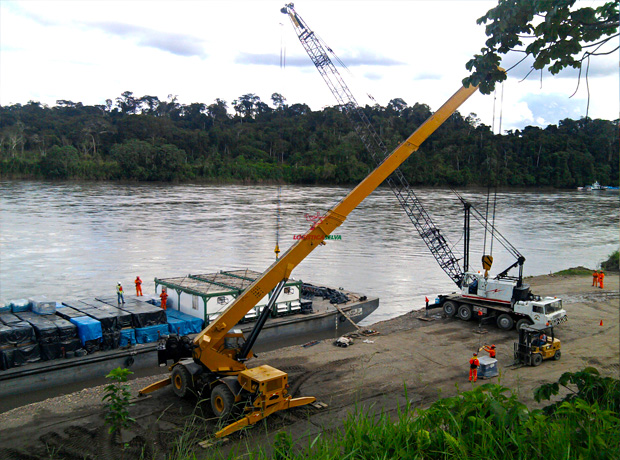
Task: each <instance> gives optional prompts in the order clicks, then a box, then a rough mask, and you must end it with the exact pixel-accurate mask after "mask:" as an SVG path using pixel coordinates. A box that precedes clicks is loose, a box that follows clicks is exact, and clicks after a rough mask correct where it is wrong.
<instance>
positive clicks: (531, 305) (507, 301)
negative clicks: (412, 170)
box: [280, 3, 567, 330]
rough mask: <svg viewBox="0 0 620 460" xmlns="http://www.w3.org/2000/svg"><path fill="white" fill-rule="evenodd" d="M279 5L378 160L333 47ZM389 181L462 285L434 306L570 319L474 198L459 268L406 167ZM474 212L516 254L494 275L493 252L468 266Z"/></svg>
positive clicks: (376, 143)
mask: <svg viewBox="0 0 620 460" xmlns="http://www.w3.org/2000/svg"><path fill="white" fill-rule="evenodd" d="M280 11H281V12H282V13H283V14H286V15H288V17H289V19H290V20H291V24H292V25H293V27H294V29H295V33H296V34H297V38H298V39H299V41H300V43H301V44H302V46H303V48H304V49H305V50H306V52H307V54H308V56H309V57H310V59H311V60H312V62H313V64H314V66H315V67H316V69H317V70H318V71H319V73H320V75H321V77H322V78H323V80H324V81H325V83H326V84H327V86H328V87H329V89H330V91H331V92H332V94H333V95H334V97H335V98H336V100H337V101H338V103H339V104H340V107H341V108H342V110H343V112H344V113H345V114H346V116H347V118H348V119H349V121H350V122H351V124H352V126H353V128H354V129H355V132H356V133H357V134H358V136H359V138H360V140H361V141H362V144H363V145H364V147H365V148H366V150H367V151H368V153H369V154H370V156H371V158H372V159H373V160H374V161H375V163H376V164H379V163H380V162H381V161H382V160H383V158H384V157H385V156H386V154H387V152H388V150H387V147H386V146H385V143H384V142H383V140H382V139H381V136H380V135H379V134H378V133H377V131H376V130H375V129H374V127H373V126H372V123H371V122H370V120H369V119H368V117H367V116H366V114H365V113H364V111H363V110H362V108H361V107H360V106H359V105H358V103H357V101H356V99H355V97H354V96H353V93H352V92H351V90H350V89H349V88H348V86H347V85H346V83H345V81H344V79H343V78H342V76H341V75H340V73H339V72H338V69H337V68H336V66H335V65H334V64H333V62H332V60H331V58H330V57H329V53H328V51H329V52H331V53H333V51H332V50H331V48H329V47H328V46H327V45H325V44H324V43H322V41H321V40H320V39H319V38H318V36H317V35H316V34H315V33H314V32H313V31H312V29H310V27H309V26H308V24H307V23H306V22H305V21H304V20H303V19H302V18H301V16H300V15H299V14H298V13H297V12H296V11H295V5H294V4H293V3H287V4H286V5H284V7H283V8H282V9H281V10H280ZM386 183H387V184H388V185H389V187H390V188H391V190H392V192H393V193H394V195H395V196H396V198H397V199H398V202H399V204H400V205H401V207H402V208H403V210H404V211H405V213H406V214H407V216H408V217H409V219H410V220H411V222H412V224H413V225H414V227H415V228H416V230H417V231H418V234H419V235H420V237H421V238H422V240H423V241H424V243H425V244H426V246H427V247H428V249H429V250H430V252H431V254H432V255H433V257H434V258H435V260H436V261H437V263H438V264H439V266H440V267H441V268H442V270H444V271H445V272H446V274H447V275H448V276H449V277H450V279H451V280H452V281H453V282H454V283H455V284H456V285H457V286H458V287H459V289H460V290H461V293H454V294H452V295H450V296H445V295H442V296H439V298H438V299H439V300H438V302H437V303H436V304H434V305H433V306H432V307H433V308H441V307H442V308H443V309H444V312H445V313H446V315H448V316H454V315H455V314H457V315H458V317H459V318H460V319H462V320H469V319H471V318H472V317H473V312H476V313H478V315H479V316H484V317H485V318H493V319H494V320H495V321H496V323H497V325H498V327H499V328H501V329H506V330H508V329H511V328H512V327H513V325H514V324H517V328H521V327H522V326H525V325H531V324H537V325H545V324H552V325H557V324H560V323H562V322H564V321H566V318H567V317H566V312H565V311H564V310H563V309H562V301H561V300H560V299H557V298H554V297H549V298H544V299H543V298H540V297H538V296H535V295H533V294H532V293H531V292H530V289H529V286H527V285H524V284H523V263H524V262H525V257H523V255H522V254H521V253H520V252H519V251H517V250H516V248H515V247H514V246H513V245H512V244H510V243H509V242H508V240H506V238H504V237H503V236H502V235H501V233H500V232H499V231H498V230H497V229H496V228H495V227H494V226H493V224H492V223H490V222H489V221H488V220H487V219H486V218H485V217H484V216H483V215H482V214H481V213H480V212H478V211H477V210H476V209H475V207H474V206H473V205H472V204H471V203H467V202H466V201H465V200H464V199H463V198H462V197H461V196H460V195H458V194H457V196H458V197H459V199H460V200H461V201H462V203H463V206H464V211H465V223H464V228H463V233H464V239H463V240H464V257H463V268H461V266H460V263H459V259H458V258H457V257H455V255H454V254H453V252H452V249H451V248H450V246H449V244H448V241H447V240H446V238H445V237H444V236H443V235H442V233H441V231H440V229H439V228H438V227H437V226H436V225H435V224H434V222H433V220H432V219H431V217H430V215H429V214H428V212H427V211H426V210H425V208H424V206H423V205H422V203H421V202H420V200H419V199H418V197H417V196H416V194H415V193H414V192H413V190H411V187H410V186H409V182H408V181H407V179H406V178H405V176H404V175H403V174H402V172H401V171H400V170H399V169H398V168H397V169H396V170H395V171H394V172H393V173H392V174H391V175H390V176H389V177H388V178H387V179H386ZM470 216H473V217H474V218H475V219H476V220H478V222H480V223H481V224H482V225H483V227H484V228H485V230H489V231H491V234H492V235H494V236H495V237H496V238H497V240H498V241H499V242H500V243H501V244H502V246H504V248H506V249H507V250H508V252H509V253H510V254H511V255H513V256H514V257H515V262H514V263H513V264H512V265H510V266H509V267H508V268H506V269H505V270H503V271H502V272H500V273H499V274H498V275H496V276H495V278H494V279H489V277H488V271H489V270H490V268H491V265H492V263H493V257H492V256H491V255H483V256H482V265H483V268H484V270H485V272H484V274H481V273H480V272H476V271H470V270H469V235H470V232H469V227H470ZM517 266H518V267H519V275H518V277H511V276H509V275H508V272H509V271H510V270H511V269H513V268H515V267H517Z"/></svg>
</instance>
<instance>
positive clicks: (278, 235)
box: [273, 185, 281, 260]
mask: <svg viewBox="0 0 620 460" xmlns="http://www.w3.org/2000/svg"><path fill="white" fill-rule="evenodd" d="M280 189H281V187H280V186H279V185H278V203H277V206H276V248H275V249H274V251H273V252H275V253H276V260H278V258H279V257H280V245H279V243H280Z"/></svg>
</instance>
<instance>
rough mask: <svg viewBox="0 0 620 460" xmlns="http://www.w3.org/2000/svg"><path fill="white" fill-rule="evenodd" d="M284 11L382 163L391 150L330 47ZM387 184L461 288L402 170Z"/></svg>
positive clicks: (290, 10)
mask: <svg viewBox="0 0 620 460" xmlns="http://www.w3.org/2000/svg"><path fill="white" fill-rule="evenodd" d="M281 11H282V13H284V14H287V15H288V16H289V18H290V19H291V22H292V24H293V27H294V28H295V32H296V34H297V37H298V38H299V41H300V42H301V44H302V46H303V47H304V49H305V50H306V52H307V53H308V56H310V59H311V60H312V62H313V63H314V65H315V67H316V68H317V70H318V71H319V73H320V74H321V77H323V80H324V81H325V83H326V84H327V86H328V87H329V89H330V91H331V92H332V94H333V95H334V97H335V98H336V100H337V101H338V104H340V106H341V107H342V110H343V111H344V113H345V114H346V115H347V117H348V118H349V120H350V122H351V124H352V125H353V128H354V129H355V132H356V133H357V135H358V136H359V138H360V139H361V141H362V144H364V147H365V148H366V150H367V151H368V153H369V154H370V157H371V158H372V160H373V161H374V163H375V166H376V165H378V164H380V163H381V162H382V161H383V159H384V158H385V157H386V156H387V154H388V149H387V147H386V146H385V144H384V142H383V140H382V139H381V137H380V136H379V134H378V133H377V131H376V130H375V129H374V127H373V126H372V123H371V122H370V120H369V119H368V117H367V116H366V114H365V113H364V111H363V110H362V108H361V107H360V106H359V104H358V103H357V101H356V100H355V97H354V96H353V93H352V92H351V91H350V90H349V88H348V86H347V85H346V83H345V82H344V80H343V78H342V76H341V75H340V73H339V72H338V69H337V68H336V66H335V65H334V63H333V62H332V60H331V58H330V57H329V55H328V52H327V50H329V47H327V46H325V45H324V44H323V43H321V40H320V39H319V38H318V37H317V36H316V34H315V33H314V32H313V31H312V30H311V29H310V28H309V27H308V25H307V24H306V23H305V21H304V20H303V19H302V18H301V17H300V16H299V15H298V14H297V12H296V11H295V8H294V5H293V4H292V3H288V4H286V5H285V6H284V7H283V8H282V9H281ZM330 51H331V50H330ZM386 182H387V184H388V185H389V186H390V188H391V189H392V192H393V193H394V195H395V196H396V198H397V199H398V202H399V203H400V205H401V207H402V208H403V209H404V210H405V213H406V214H407V216H408V217H409V219H410V220H411V222H412V223H413V225H414V226H415V228H416V230H417V231H418V233H419V234H420V237H421V238H422V240H423V241H424V243H426V246H427V247H428V249H429V250H430V252H431V254H432V255H433V257H435V259H436V260H437V263H439V266H440V267H441V268H442V269H443V270H444V271H445V272H446V273H447V274H448V276H449V277H450V278H451V279H452V281H454V282H455V283H456V284H457V285H458V286H460V285H461V282H462V280H463V269H462V268H461V266H460V264H459V260H458V259H457V258H456V257H455V255H454V253H453V252H452V249H451V248H450V245H449V244H448V241H447V240H446V239H445V238H444V236H443V235H442V234H441V232H440V230H439V229H438V228H437V226H436V225H435V224H434V223H433V221H432V219H431V217H430V216H429V214H428V213H427V212H426V210H425V209H424V207H423V206H422V203H420V200H419V199H418V197H417V196H416V195H415V193H414V192H413V191H412V190H411V187H410V186H409V182H408V181H407V179H406V178H405V176H404V175H403V173H402V172H401V171H400V169H396V170H395V171H394V173H393V174H392V175H391V176H390V177H388V178H387V179H386Z"/></svg>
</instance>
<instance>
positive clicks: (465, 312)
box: [458, 303, 472, 321]
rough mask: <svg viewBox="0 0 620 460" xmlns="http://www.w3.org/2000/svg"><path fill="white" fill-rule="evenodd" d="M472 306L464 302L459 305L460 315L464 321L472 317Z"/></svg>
mask: <svg viewBox="0 0 620 460" xmlns="http://www.w3.org/2000/svg"><path fill="white" fill-rule="evenodd" d="M471 316H472V314H471V306H469V305H467V304H466V303H464V304H463V305H461V306H460V307H459V311H458V317H459V318H460V319H462V320H463V321H469V320H470V319H471Z"/></svg>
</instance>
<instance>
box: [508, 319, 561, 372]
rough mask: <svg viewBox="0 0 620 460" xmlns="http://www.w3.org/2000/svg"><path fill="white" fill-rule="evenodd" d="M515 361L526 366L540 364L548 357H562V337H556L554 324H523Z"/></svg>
mask: <svg viewBox="0 0 620 460" xmlns="http://www.w3.org/2000/svg"><path fill="white" fill-rule="evenodd" d="M514 346H515V362H516V363H520V364H524V365H526V366H540V363H542V362H543V361H544V360H546V359H553V360H555V361H557V360H558V359H560V358H561V356H562V353H561V351H560V348H561V347H562V344H561V343H560V339H558V338H556V337H555V334H554V332H553V326H537V325H532V326H523V327H521V329H519V342H517V343H515V345H514Z"/></svg>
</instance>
